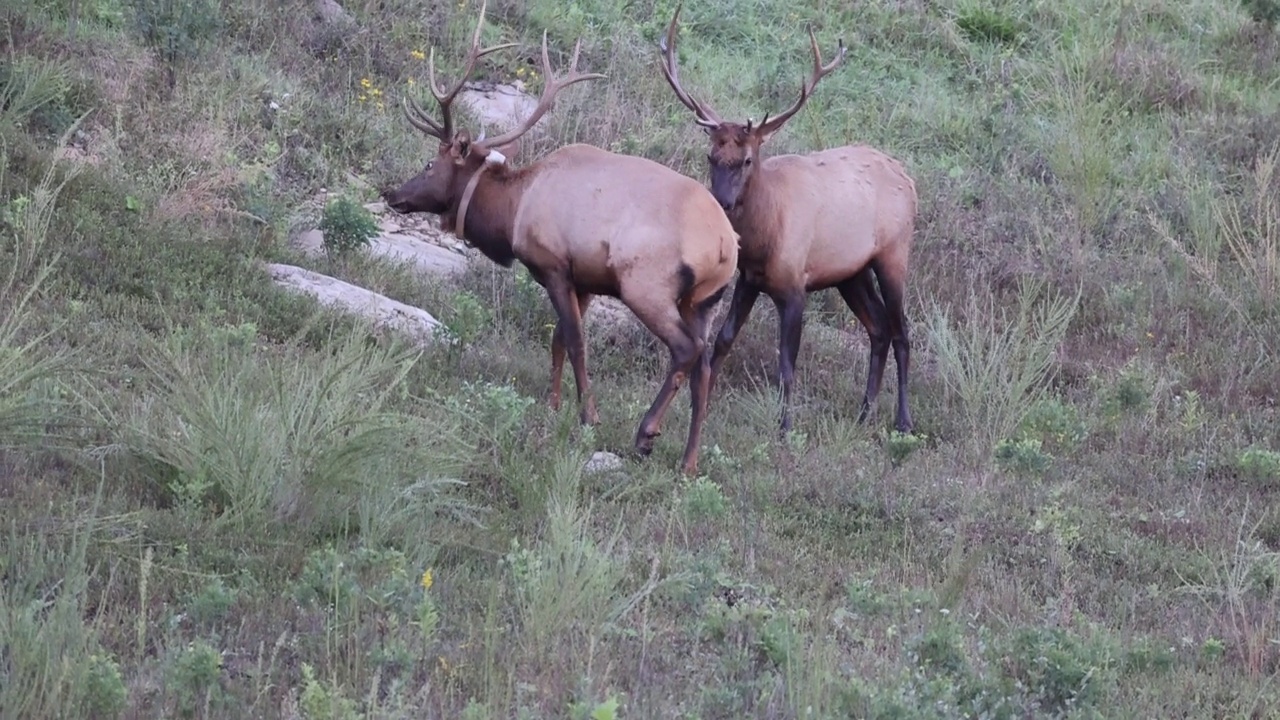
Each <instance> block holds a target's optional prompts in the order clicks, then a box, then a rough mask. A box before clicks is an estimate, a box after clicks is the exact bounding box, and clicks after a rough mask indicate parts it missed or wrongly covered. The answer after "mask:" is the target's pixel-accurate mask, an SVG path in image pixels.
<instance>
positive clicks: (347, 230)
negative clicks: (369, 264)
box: [320, 195, 378, 262]
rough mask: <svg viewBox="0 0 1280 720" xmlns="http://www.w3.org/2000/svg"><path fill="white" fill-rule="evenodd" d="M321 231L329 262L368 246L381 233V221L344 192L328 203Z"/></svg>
mask: <svg viewBox="0 0 1280 720" xmlns="http://www.w3.org/2000/svg"><path fill="white" fill-rule="evenodd" d="M320 232H321V233H322V234H323V235H324V241H323V243H324V251H325V254H326V255H328V257H329V260H330V262H333V261H335V260H338V261H341V260H345V259H346V258H347V257H349V256H350V255H351V254H353V253H355V252H358V251H360V250H363V249H364V248H366V247H368V246H369V241H370V240H372V239H373V238H374V237H377V235H378V223H377V221H376V220H374V217H373V213H371V212H369V210H368V209H366V208H365V207H364V206H363V205H360V204H359V203H357V202H355V201H354V200H352V199H351V198H349V197H346V196H345V195H344V196H341V197H338V198H335V199H334V200H331V201H329V204H328V205H325V208H324V216H323V217H322V218H321V219H320Z"/></svg>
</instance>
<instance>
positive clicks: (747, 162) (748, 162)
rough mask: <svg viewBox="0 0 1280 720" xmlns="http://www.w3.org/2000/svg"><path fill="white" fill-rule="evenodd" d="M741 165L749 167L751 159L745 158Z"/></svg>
mask: <svg viewBox="0 0 1280 720" xmlns="http://www.w3.org/2000/svg"><path fill="white" fill-rule="evenodd" d="M742 164H743V165H746V166H747V167H751V158H747V159H746V160H745V161H743V163H742Z"/></svg>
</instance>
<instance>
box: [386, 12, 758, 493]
mask: <svg viewBox="0 0 1280 720" xmlns="http://www.w3.org/2000/svg"><path fill="white" fill-rule="evenodd" d="M483 22H484V4H483V3H482V4H481V8H480V24H477V26H476V33H475V36H474V37H473V39H472V48H471V52H470V54H469V55H468V57H467V60H466V62H465V66H464V69H463V72H462V77H461V78H460V79H459V80H458V82H457V85H455V86H454V87H453V88H452V89H450V90H448V91H447V92H446V91H444V90H441V89H440V88H439V87H438V86H437V85H436V81H435V66H434V62H429V64H428V71H429V73H430V75H431V91H432V94H433V95H434V96H435V98H436V100H437V102H438V103H439V105H440V112H441V115H440V120H439V121H436V120H434V119H432V118H430V117H429V116H428V115H427V114H426V113H425V112H424V111H423V110H422V108H421V107H419V106H418V104H417V103H416V102H413V101H412V100H411V101H410V102H409V104H408V105H406V107H405V114H406V116H407V117H408V118H409V122H410V123H412V124H413V125H414V127H416V128H418V129H419V130H421V131H423V132H424V133H426V134H427V135H429V136H431V137H434V138H436V139H438V140H439V141H440V145H439V150H438V152H437V154H436V157H435V158H434V159H433V160H431V162H428V163H427V166H426V168H425V169H424V170H422V171H421V172H420V173H419V174H418V175H416V176H415V177H413V178H411V179H410V180H408V181H407V182H405V183H404V184H403V185H402V186H401V187H399V188H398V189H395V190H387V191H384V192H383V199H384V200H385V201H386V202H387V205H388V206H389V207H391V208H392V209H393V210H395V211H397V212H401V213H408V212H428V213H433V214H436V215H439V216H440V217H441V220H442V222H443V224H444V225H445V227H447V228H449V229H451V230H453V232H454V233H455V234H456V235H457V236H458V237H459V238H463V239H465V240H466V241H468V242H469V243H471V244H472V245H474V246H475V247H477V248H479V249H480V251H481V252H482V253H484V254H485V255H486V256H487V257H488V258H489V259H491V260H493V261H494V262H496V263H498V264H499V265H501V266H503V267H510V266H511V264H512V263H513V262H514V261H515V260H519V261H520V262H521V263H523V264H524V265H525V266H526V267H527V268H528V269H529V273H530V275H531V276H532V277H533V278H534V280H536V281H537V282H538V283H539V284H540V285H542V286H543V287H544V288H545V289H546V291H547V295H548V296H549V297H550V299H551V304H552V305H553V306H554V308H555V311H556V316H557V320H558V321H557V323H556V327H555V331H554V333H553V334H552V340H551V391H550V404H551V406H552V407H554V408H559V405H560V385H561V376H562V371H563V368H564V359H565V353H566V350H567V351H568V356H569V361H570V363H571V364H572V366H573V374H574V379H575V380H576V381H577V390H578V404H579V407H580V419H581V421H582V422H583V423H584V424H595V423H597V422H598V421H599V413H598V412H597V410H596V402H595V397H594V394H593V393H592V391H591V387H590V382H589V380H588V378H587V370H586V346H585V343H584V340H583V333H582V318H583V315H584V314H585V313H586V311H587V307H588V305H589V304H590V303H591V299H592V297H593V296H595V295H606V296H611V297H617V298H620V299H621V300H622V302H623V303H624V304H625V305H626V306H627V307H628V308H630V310H631V311H632V312H633V313H634V314H635V316H636V317H637V318H638V319H639V320H640V321H641V322H642V323H643V324H644V325H645V327H647V328H648V329H649V330H650V331H651V332H652V333H653V334H654V335H656V336H657V337H658V338H659V339H661V340H662V341H663V342H664V343H665V344H666V345H667V347H668V349H669V350H670V352H671V366H670V370H669V371H668V373H667V376H666V380H665V382H664V383H663V384H662V388H661V389H660V390H659V391H658V395H657V397H656V398H655V399H654V401H653V404H652V405H651V406H650V408H649V410H648V412H647V413H645V416H644V418H643V420H641V422H640V427H639V429H638V430H637V431H636V438H635V447H636V450H637V451H638V452H639V453H640V454H641V455H648V454H649V453H650V452H651V451H652V449H653V441H654V438H655V437H657V436H658V435H659V433H660V430H659V428H660V425H661V422H662V418H663V416H664V415H665V414H666V411H667V408H668V406H669V405H670V403H671V400H672V399H673V398H674V397H675V394H676V392H677V391H678V390H679V389H680V386H681V385H682V384H683V383H684V381H685V380H686V378H687V379H688V380H689V390H690V395H691V396H692V416H691V420H690V424H689V436H688V443H687V445H686V447H685V452H684V459H683V466H682V469H683V470H684V472H686V473H688V474H693V473H696V472H697V463H698V445H699V438H700V436H701V432H702V425H703V420H704V419H705V417H706V413H707V397H708V395H709V378H710V360H709V357H708V353H707V352H706V347H707V342H708V330H707V326H708V315H709V312H710V310H711V308H712V307H713V306H714V305H715V304H716V303H717V302H718V301H719V299H720V297H721V296H722V295H723V294H724V292H725V290H726V289H727V288H728V285H729V281H730V280H732V279H733V273H734V268H735V266H736V263H737V259H738V235H737V233H736V232H734V230H733V227H732V225H730V223H729V221H728V219H727V218H726V217H725V215H724V213H723V212H722V211H721V210H720V207H719V206H718V205H717V204H716V201H715V198H714V197H712V195H711V193H710V192H709V191H708V190H707V189H706V187H704V186H703V185H702V184H701V183H699V182H697V181H696V180H693V179H691V178H688V177H685V176H684V175H681V174H680V173H677V172H676V171H674V170H671V169H670V168H667V167H665V166H663V165H660V164H658V163H656V162H653V161H651V160H647V159H644V158H639V157H632V156H627V155H617V154H614V153H611V152H608V151H605V150H602V149H600V148H597V147H593V146H590V145H583V144H574V145H567V146H565V147H562V148H560V149H558V150H556V151H554V152H552V153H550V154H549V155H547V156H545V157H543V158H541V159H540V160H538V161H537V162H534V163H533V164H531V165H528V166H526V167H523V168H519V169H516V168H512V167H510V166H509V165H508V164H507V161H506V158H505V157H504V155H503V154H502V152H501V151H500V148H504V147H507V146H509V145H510V144H511V143H514V142H515V141H516V140H517V139H518V138H519V137H520V136H521V135H523V134H525V133H526V132H528V131H529V130H530V129H531V128H532V127H533V126H534V125H535V124H536V123H537V122H538V120H539V118H541V117H542V115H543V114H545V113H546V112H547V111H548V110H549V109H550V108H551V107H552V105H553V104H554V101H555V97H556V94H557V93H558V92H560V91H561V90H563V89H564V88H566V87H568V86H569V85H571V84H573V83H577V82H581V81H584V80H591V79H595V78H601V77H604V76H603V75H600V74H595V73H579V72H578V70H577V63H578V50H579V47H578V46H577V45H575V47H574V51H573V59H572V60H571V62H570V70H569V72H568V74H567V75H565V76H564V77H559V78H557V77H555V76H554V75H553V73H552V69H551V63H550V60H549V59H548V57H547V38H546V34H545V33H544V34H543V37H542V64H543V77H544V78H545V82H546V86H545V88H544V90H543V92H542V97H541V99H540V100H539V102H538V105H537V107H536V108H535V109H534V110H533V112H532V113H530V115H529V116H528V117H526V118H525V119H524V121H523V122H522V123H520V124H519V126H518V127H515V128H512V129H511V130H510V131H508V132H506V133H503V134H502V135H500V136H498V137H494V138H489V139H485V138H484V137H483V135H482V136H481V137H480V138H477V139H475V140H473V139H472V138H471V136H470V135H469V134H468V133H467V131H466V130H455V129H454V127H453V121H452V115H451V113H450V106H451V103H452V102H453V100H454V98H455V97H457V95H458V91H459V90H460V89H461V87H462V84H463V83H464V82H465V81H466V79H467V76H468V75H469V74H470V73H471V72H472V69H473V68H474V66H475V63H476V60H477V59H479V58H480V57H482V56H484V55H487V54H489V53H491V52H494V51H495V50H498V49H501V48H503V47H509V46H508V45H503V46H498V47H491V48H487V49H485V50H481V49H480V47H479V40H480V25H481V24H483ZM580 43H581V41H579V45H580ZM433 56H434V53H433Z"/></svg>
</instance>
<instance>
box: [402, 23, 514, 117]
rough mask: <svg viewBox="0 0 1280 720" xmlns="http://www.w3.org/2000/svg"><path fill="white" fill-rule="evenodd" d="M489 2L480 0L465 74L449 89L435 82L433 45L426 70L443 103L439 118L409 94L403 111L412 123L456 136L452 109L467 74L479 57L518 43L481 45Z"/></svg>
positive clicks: (440, 101) (473, 69) (433, 89)
mask: <svg viewBox="0 0 1280 720" xmlns="http://www.w3.org/2000/svg"><path fill="white" fill-rule="evenodd" d="M486 5H488V0H484V2H481V3H480V19H479V21H477V22H476V31H475V33H474V34H473V35H472V36H471V50H470V52H468V53H467V60H466V65H465V66H464V67H463V70H462V74H461V75H460V76H459V77H458V82H457V83H456V84H455V85H454V86H453V87H452V88H450V89H449V91H448V92H445V91H443V90H441V89H440V86H439V84H437V83H436V49H435V48H434V47H432V48H431V54H430V56H429V57H428V58H427V73H428V75H429V77H430V80H431V94H432V95H434V96H435V98H436V102H438V103H440V122H436V121H435V120H433V119H432V118H431V116H430V115H428V114H427V113H426V111H425V110H423V109H422V106H420V105H418V101H416V100H414V99H413V98H411V97H407V98H406V104H405V106H404V114H405V117H406V118H408V119H409V123H410V124H411V125H413V126H414V127H416V128H418V129H419V130H421V131H422V132H424V133H426V134H428V135H430V136H432V137H437V138H440V139H441V140H443V141H445V142H449V140H451V139H453V113H452V112H451V109H450V108H451V106H452V105H453V100H454V98H456V97H457V96H458V92H459V91H461V90H462V86H463V84H465V83H466V82H467V78H468V77H470V76H471V73H472V72H474V71H475V68H476V61H477V60H479V59H480V58H482V57H484V56H485V55H488V54H489V53H493V52H497V51H499V50H505V49H507V48H509V47H515V46H516V45H517V43H504V44H502V45H494V46H493V47H489V48H485V49H484V50H481V49H480V29H481V28H482V27H483V26H484V11H485V6H486Z"/></svg>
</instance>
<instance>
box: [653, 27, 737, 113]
mask: <svg viewBox="0 0 1280 720" xmlns="http://www.w3.org/2000/svg"><path fill="white" fill-rule="evenodd" d="M683 7H684V3H683V2H682V3H680V4H678V5H676V13H675V15H672V16H671V24H670V25H668V26H667V34H666V35H665V36H663V37H661V38H658V47H659V48H660V49H661V50H662V54H663V56H664V59H665V62H663V63H662V74H663V75H665V76H666V77H667V82H668V83H669V84H670V85H671V89H672V90H675V91H676V97H678V98H680V102H682V103H684V104H685V107H687V108H689V109H690V110H692V111H693V114H694V115H697V123H698V124H699V125H701V126H703V127H708V128H713V127H716V126H717V125H719V124H720V122H721V121H720V116H719V115H717V114H716V112H715V111H714V110H712V109H711V108H710V107H708V106H707V105H704V104H702V103H700V102H698V101H697V100H695V99H694V98H693V96H692V95H690V94H689V93H687V92H685V90H684V88H683V87H681V85H680V77H679V74H680V71H679V69H678V68H677V67H676V58H675V50H676V23H677V21H679V19H680V10H681V8H683Z"/></svg>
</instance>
